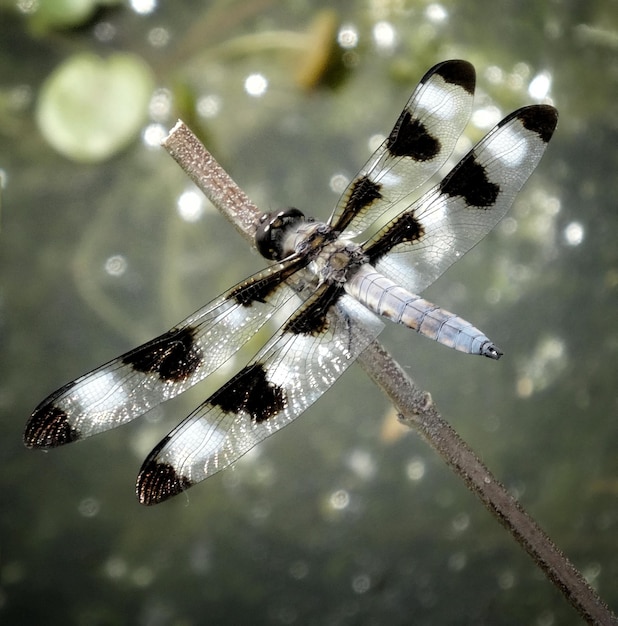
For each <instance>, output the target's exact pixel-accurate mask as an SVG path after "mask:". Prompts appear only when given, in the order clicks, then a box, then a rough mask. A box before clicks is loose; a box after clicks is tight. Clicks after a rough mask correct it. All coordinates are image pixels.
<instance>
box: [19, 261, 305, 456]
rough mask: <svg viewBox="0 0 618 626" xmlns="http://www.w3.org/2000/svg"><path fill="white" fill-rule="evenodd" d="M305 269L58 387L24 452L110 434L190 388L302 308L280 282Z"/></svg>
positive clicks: (257, 284) (259, 283)
mask: <svg viewBox="0 0 618 626" xmlns="http://www.w3.org/2000/svg"><path fill="white" fill-rule="evenodd" d="M305 263H306V261H305V260H303V259H298V258H294V259H290V260H289V261H286V262H284V263H282V264H280V265H277V266H273V267H272V268H269V269H267V270H265V271H263V272H260V273H259V274H256V275H254V276H253V277H251V278H249V279H248V280H246V281H245V282H243V283H240V284H238V285H236V286H235V287H233V288H232V289H230V290H229V291H228V292H226V293H225V294H223V295H222V296H220V297H219V298H217V299H216V300H214V301H213V302H211V303H210V304H208V305H206V306H205V307H203V308H202V309H200V310H199V311H197V312H196V313H194V314H193V315H192V316H191V317H189V318H187V319H186V320H184V321H183V322H182V323H181V324H179V325H178V326H175V327H174V328H172V329H171V330H170V331H168V332H166V333H164V334H163V335H161V336H159V337H157V338H155V339H153V340H152V341H149V342H148V343H146V344H144V345H142V346H140V347H139V348H135V349H134V350H132V351H130V352H127V353H126V354H124V355H122V356H120V357H118V358H116V359H114V360H112V361H110V362H109V363H106V364H105V365H102V366H101V367H98V368H97V369H95V370H94V371H92V372H90V373H89V374H86V375H85V376H82V377H81V378H78V379H77V380H75V381H73V382H71V383H68V384H67V385H65V386H64V387H62V388H60V389H59V390H57V391H56V392H54V393H53V394H51V395H50V396H49V397H48V398H46V399H45V400H43V402H41V404H39V406H37V408H36V409H35V410H34V412H33V413H32V416H31V417H30V420H29V421H28V424H27V426H26V431H25V434H24V441H25V443H26V445H27V446H28V447H33V448H52V447H56V446H59V445H62V444H65V443H69V442H71V441H75V440H77V439H83V438H84V437H89V436H91V435H94V434H96V433H99V432H102V431H105V430H108V429H110V428H115V427H116V426H120V425H121V424H124V423H126V422H128V421H130V420H133V419H135V418H136V417H139V416H140V415H142V414H143V413H145V412H146V411H148V410H150V409H151V408H152V407H154V406H156V405H157V404H160V403H161V402H164V401H166V400H169V399H170V398H173V397H175V396H177V395H178V394H179V393H182V392H183V391H185V390H186V389H188V388H189V387H191V386H192V385H195V384H196V383H197V382H199V381H200V380H202V379H204V378H205V377H206V376H208V375H209V374H211V373H212V372H213V371H214V370H216V369H217V368H218V367H220V366H221V365H222V364H223V363H225V362H226V361H227V360H228V359H229V358H230V357H231V356H232V355H233V354H235V353H236V352H237V351H238V350H239V349H240V348H241V347H242V346H243V345H244V344H245V343H246V342H247V341H248V340H249V339H250V338H251V337H252V336H253V335H254V334H255V333H256V332H257V331H258V330H259V329H260V328H261V327H262V326H263V325H264V324H265V323H266V322H267V321H268V320H269V319H270V318H271V317H272V316H273V315H274V314H275V313H276V312H277V311H278V310H279V309H281V308H282V307H284V306H285V305H286V303H288V302H290V301H292V302H291V303H293V304H295V305H296V306H298V305H299V304H300V303H301V302H302V300H300V299H299V298H298V297H297V296H296V293H297V292H296V291H295V290H294V289H292V288H291V287H290V286H289V285H288V284H286V282H285V281H286V280H288V279H290V280H291V277H292V275H293V274H294V273H295V272H297V271H298V270H299V269H301V268H302V267H303V265H304V264H305ZM295 296H296V297H295Z"/></svg>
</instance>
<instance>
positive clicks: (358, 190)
mask: <svg viewBox="0 0 618 626" xmlns="http://www.w3.org/2000/svg"><path fill="white" fill-rule="evenodd" d="M381 189H382V185H380V184H378V183H375V182H374V181H372V180H371V178H369V176H367V175H365V176H361V177H360V178H357V179H356V180H355V181H354V182H353V183H352V186H351V187H350V192H349V195H348V200H347V202H346V204H345V209H344V210H343V211H342V213H341V216H340V217H339V220H338V221H337V223H336V224H333V228H334V229H335V230H336V231H337V232H341V231H343V230H345V229H346V228H347V227H348V225H349V224H350V222H351V221H352V219H353V218H354V217H356V216H357V215H358V214H359V213H360V212H361V211H363V210H364V209H367V208H368V207H370V206H371V205H372V204H373V203H374V202H375V201H376V200H380V199H381V198H382V193H381Z"/></svg>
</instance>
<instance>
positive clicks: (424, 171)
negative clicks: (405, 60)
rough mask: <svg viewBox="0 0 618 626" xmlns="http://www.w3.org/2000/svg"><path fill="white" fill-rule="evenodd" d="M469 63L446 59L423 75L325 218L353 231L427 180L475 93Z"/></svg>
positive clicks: (466, 114) (452, 140)
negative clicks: (387, 133) (329, 214)
mask: <svg viewBox="0 0 618 626" xmlns="http://www.w3.org/2000/svg"><path fill="white" fill-rule="evenodd" d="M475 81H476V76H475V72H474V67H473V66H472V65H470V63H468V62H466V61H445V62H444V63H440V64H438V65H436V66H435V67H433V68H432V69H431V70H429V72H427V74H425V76H424V77H423V78H422V80H421V82H420V83H419V85H418V87H417V88H416V89H415V91H414V93H413V94H412V96H411V97H410V99H409V100H408V102H407V104H406V106H405V108H404V110H403V111H402V113H401V115H400V116H399V119H398V120H397V122H396V124H395V126H394V128H393V130H392V131H391V133H390V135H389V136H388V138H387V139H386V140H385V141H384V142H383V143H382V145H381V146H380V147H379V148H378V149H377V150H376V151H375V152H374V154H373V155H372V156H371V158H370V159H369V161H367V163H366V164H365V165H364V167H363V168H362V169H361V171H360V172H359V173H358V174H357V176H356V177H355V178H354V180H353V181H352V182H351V183H350V185H349V186H348V188H347V189H346V191H345V192H344V194H343V195H342V197H341V199H340V200H339V202H338V204H337V206H336V208H335V211H334V212H333V215H332V216H331V218H330V220H329V223H330V224H331V226H332V227H333V228H334V229H335V230H336V231H345V233H346V235H349V236H355V235H358V234H360V233H362V232H364V231H365V230H366V229H367V228H368V227H369V226H371V225H372V224H373V222H375V220H376V219H377V218H379V217H381V216H382V215H383V214H384V212H385V210H387V209H388V208H390V207H391V206H392V205H394V204H395V203H397V202H399V201H400V200H401V199H402V198H405V197H406V196H407V195H408V194H410V192H412V191H413V190H414V189H416V188H417V187H418V186H419V185H421V184H423V183H424V182H425V181H427V180H428V179H429V178H431V176H432V175H433V174H434V173H435V172H437V171H438V169H440V167H441V166H442V165H443V164H444V163H445V161H446V160H447V159H448V157H449V156H450V154H451V153H452V151H453V148H454V147H455V144H456V143H457V139H458V138H459V136H460V135H461V133H462V132H463V129H464V128H465V126H466V124H467V122H468V119H469V117H470V112H471V111H472V101H473V97H474V87H475Z"/></svg>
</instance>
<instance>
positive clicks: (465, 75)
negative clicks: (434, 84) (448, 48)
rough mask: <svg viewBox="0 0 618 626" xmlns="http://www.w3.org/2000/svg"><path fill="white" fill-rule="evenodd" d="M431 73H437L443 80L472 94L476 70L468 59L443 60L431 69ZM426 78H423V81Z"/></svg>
mask: <svg viewBox="0 0 618 626" xmlns="http://www.w3.org/2000/svg"><path fill="white" fill-rule="evenodd" d="M430 72H431V74H437V75H438V76H441V77H442V78H443V79H444V80H445V82H447V83H451V84H452V85H459V86H460V87H461V88H462V89H465V90H466V91H467V92H468V93H469V94H474V88H475V86H476V72H475V70H474V66H473V65H472V64H471V63H468V61H459V60H455V61H445V62H444V63H440V64H439V65H437V66H436V67H435V68H433V70H432V71H430ZM426 78H428V77H427V76H426V77H425V78H423V82H424V81H425V80H426Z"/></svg>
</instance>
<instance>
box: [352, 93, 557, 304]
mask: <svg viewBox="0 0 618 626" xmlns="http://www.w3.org/2000/svg"><path fill="white" fill-rule="evenodd" d="M557 121H558V112H557V111H556V109H554V108H553V107H551V106H548V105H533V106H529V107H524V108H522V109H519V110H517V111H515V112H514V113H511V115H509V116H507V117H505V118H504V119H503V120H502V121H501V122H500V123H499V124H498V125H497V126H496V127H495V128H494V129H493V130H492V131H491V132H490V133H489V134H488V135H486V136H485V137H484V138H483V139H482V140H481V141H480V142H479V143H478V144H477V145H476V146H475V147H474V148H473V149H472V150H471V151H470V152H469V153H468V154H467V155H466V156H465V157H464V158H463V159H462V160H461V161H460V162H459V163H458V164H457V165H456V166H455V168H453V170H451V172H450V173H449V174H448V175H447V176H446V177H445V178H444V179H443V180H442V181H441V182H440V183H439V184H438V185H436V186H435V187H434V188H433V189H431V190H430V191H429V192H427V193H426V194H425V195H423V196H422V197H421V198H420V199H419V200H418V201H417V202H415V203H414V204H413V205H412V206H411V207H410V208H409V209H408V210H406V211H404V212H403V213H402V214H401V215H399V216H398V217H397V218H395V219H394V220H392V221H391V222H390V223H389V224H387V225H386V226H385V227H384V228H383V229H382V230H381V231H380V232H378V233H377V234H376V235H375V236H374V237H372V238H371V239H370V240H369V241H368V242H367V243H366V244H364V248H365V252H366V253H367V254H368V255H369V258H370V262H371V263H373V264H374V266H375V267H376V269H377V270H379V271H380V272H382V273H383V274H385V275H386V276H388V277H389V278H391V279H392V280H394V281H396V282H397V283H399V284H400V285H402V286H403V287H405V288H406V289H408V290H409V291H411V292H412V293H420V292H421V291H423V289H425V288H426V287H428V286H429V285H430V284H431V283H432V282H433V281H434V280H436V278H438V276H440V274H442V273H443V272H444V271H445V270H446V269H447V268H448V267H449V266H450V265H452V264H453V263H454V262H455V261H457V260H458V259H459V258H461V256H462V255H463V254H464V253H465V252H467V251H468V250H469V249H470V248H472V247H473V246H474V245H475V244H476V243H478V242H479V241H480V240H481V239H482V238H483V237H484V236H485V235H486V234H487V233H488V232H489V231H490V230H491V229H492V228H493V227H494V226H495V225H496V223H497V222H498V221H499V220H500V219H502V217H503V216H504V214H505V213H506V212H507V211H508V209H509V208H510V206H511V205H512V204H513V201H514V199H515V196H516V195H517V193H518V192H519V190H520V189H521V188H522V186H523V185H524V183H525V182H526V180H527V179H528V177H529V176H530V174H532V172H533V171H534V169H535V168H536V166H537V164H538V162H539V160H540V159H541V157H542V156H543V153H544V152H545V148H546V147H547V143H548V142H549V140H550V139H551V136H552V134H553V132H554V129H555V127H556V124H557Z"/></svg>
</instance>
